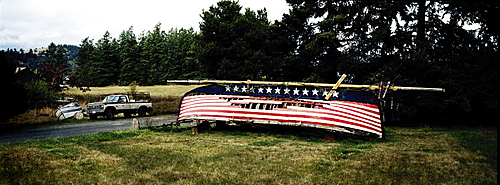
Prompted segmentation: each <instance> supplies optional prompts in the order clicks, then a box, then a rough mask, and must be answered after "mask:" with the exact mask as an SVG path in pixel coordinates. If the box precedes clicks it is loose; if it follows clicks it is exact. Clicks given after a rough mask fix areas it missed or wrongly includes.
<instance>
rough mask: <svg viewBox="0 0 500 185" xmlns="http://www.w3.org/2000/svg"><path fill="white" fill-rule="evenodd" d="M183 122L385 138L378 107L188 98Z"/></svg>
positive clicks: (182, 112) (224, 97)
mask: <svg viewBox="0 0 500 185" xmlns="http://www.w3.org/2000/svg"><path fill="white" fill-rule="evenodd" d="M178 119H179V121H188V120H189V121H192V120H210V121H236V122H252V123H256V124H276V125H294V126H302V127H316V128H321V129H326V130H332V131H340V132H346V133H357V134H359V133H364V134H363V135H372V136H376V137H382V126H381V122H380V114H379V110H378V107H377V106H376V105H373V104H367V103H356V102H347V101H338V100H333V101H320V100H316V101H307V100H300V101H299V100H297V101H281V100H272V99H271V100H267V99H263V98H258V97H251V96H233V95H193V96H187V97H184V99H183V100H182V104H181V107H180V111H179V118H178Z"/></svg>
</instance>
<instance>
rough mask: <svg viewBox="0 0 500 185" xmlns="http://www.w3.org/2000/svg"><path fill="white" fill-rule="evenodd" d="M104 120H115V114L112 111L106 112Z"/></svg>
mask: <svg viewBox="0 0 500 185" xmlns="http://www.w3.org/2000/svg"><path fill="white" fill-rule="evenodd" d="M106 118H107V119H115V113H114V111H113V110H111V109H110V110H106Z"/></svg>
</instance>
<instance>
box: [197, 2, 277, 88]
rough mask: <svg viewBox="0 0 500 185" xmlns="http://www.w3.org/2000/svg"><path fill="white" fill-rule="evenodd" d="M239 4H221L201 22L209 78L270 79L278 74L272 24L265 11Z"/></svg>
mask: <svg viewBox="0 0 500 185" xmlns="http://www.w3.org/2000/svg"><path fill="white" fill-rule="evenodd" d="M241 9H242V7H241V6H240V5H238V3H237V2H235V1H220V2H218V3H217V6H211V7H210V9H209V10H208V11H204V12H203V14H202V15H201V16H202V19H203V22H201V23H200V31H201V33H200V35H201V36H200V39H201V40H200V44H201V46H200V48H201V51H200V62H201V64H202V68H203V69H204V70H205V71H204V72H205V74H206V75H207V77H209V78H219V79H235V80H246V79H257V80H260V79H266V78H268V77H272V76H279V75H276V74H275V72H276V70H274V69H279V68H280V67H279V65H276V64H280V63H273V57H272V56H273V54H272V52H273V51H277V50H266V49H268V48H270V47H269V46H270V45H271V44H273V42H272V39H273V38H272V36H274V35H273V34H270V33H269V32H270V30H271V25H270V23H269V22H268V20H267V13H266V11H265V10H259V11H257V13H256V12H253V11H251V10H250V9H245V11H244V13H241V12H240V11H241Z"/></svg>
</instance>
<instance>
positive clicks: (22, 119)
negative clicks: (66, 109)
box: [4, 107, 57, 125]
mask: <svg viewBox="0 0 500 185" xmlns="http://www.w3.org/2000/svg"><path fill="white" fill-rule="evenodd" d="M56 110H57V109H56V108H50V107H45V108H40V109H33V110H28V111H26V112H25V113H23V114H20V115H18V116H16V117H14V118H11V119H9V120H7V121H6V123H4V124H9V125H29V124H39V123H44V122H52V121H57V118H56V116H55V112H56Z"/></svg>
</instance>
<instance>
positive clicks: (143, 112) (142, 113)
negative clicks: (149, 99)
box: [138, 107, 147, 117]
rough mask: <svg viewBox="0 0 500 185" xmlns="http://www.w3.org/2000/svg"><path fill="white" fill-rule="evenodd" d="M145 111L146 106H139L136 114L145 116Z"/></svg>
mask: <svg viewBox="0 0 500 185" xmlns="http://www.w3.org/2000/svg"><path fill="white" fill-rule="evenodd" d="M146 112H147V110H146V108H144V107H141V108H139V112H138V114H139V116H140V117H144V116H146Z"/></svg>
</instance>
